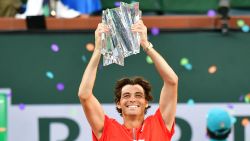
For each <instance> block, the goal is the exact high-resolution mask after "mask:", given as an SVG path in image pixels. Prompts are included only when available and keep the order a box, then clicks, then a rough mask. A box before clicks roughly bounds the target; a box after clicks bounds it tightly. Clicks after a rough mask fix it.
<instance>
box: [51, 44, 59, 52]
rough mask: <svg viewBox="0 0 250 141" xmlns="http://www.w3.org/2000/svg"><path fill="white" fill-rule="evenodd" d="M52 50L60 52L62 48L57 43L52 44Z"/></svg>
mask: <svg viewBox="0 0 250 141" xmlns="http://www.w3.org/2000/svg"><path fill="white" fill-rule="evenodd" d="M51 50H52V51H53V52H58V51H59V50H60V49H59V46H58V45H57V44H51Z"/></svg>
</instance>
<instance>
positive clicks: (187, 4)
mask: <svg viewBox="0 0 250 141" xmlns="http://www.w3.org/2000/svg"><path fill="white" fill-rule="evenodd" d="M123 2H126V3H131V2H139V4H140V10H142V20H143V21H144V23H145V25H146V26H147V27H148V36H149V40H150V41H151V42H152V44H153V45H154V48H155V49H156V50H157V51H159V52H160V53H161V54H162V56H163V57H164V58H165V59H166V60H167V62H168V63H169V64H170V66H171V67H172V68H173V69H174V70H175V72H176V73H177V75H178V76H179V89H178V95H179V96H178V107H177V116H176V127H175V128H176V131H175V135H174V137H173V139H172V140H173V141H201V140H202V141H205V140H209V138H208V136H207V134H206V128H207V126H206V118H207V113H208V111H209V110H210V109H211V108H216V107H219V108H223V109H225V110H227V111H228V112H229V113H230V115H232V117H233V118H232V122H233V128H232V131H231V134H230V136H229V138H228V140H229V141H250V136H249V133H250V123H249V120H250V105H249V103H250V77H249V73H250V33H249V30H250V29H249V25H250V0H209V1H208V0H125V1H123ZM119 5H120V1H115V0H0V141H59V140H64V141H80V140H81V141H91V129H90V127H89V124H88V123H87V120H86V118H85V116H84V113H83V111H82V108H81V105H80V102H79V100H78V96H77V93H78V87H79V84H80V81H81V77H82V74H83V71H84V69H85V67H86V65H87V63H88V61H89V59H90V57H91V55H92V52H93V50H94V48H95V46H94V30H95V28H96V27H97V24H98V23H99V22H101V13H102V10H105V9H107V8H115V7H119ZM153 65H154V64H153V62H152V60H151V59H150V58H149V57H148V56H147V55H146V54H145V53H144V52H143V51H142V50H141V53H139V54H137V55H133V56H131V57H128V58H126V59H125V66H124V67H122V66H118V65H115V64H112V65H109V66H105V67H103V64H102V62H101V63H100V65H99V68H98V74H97V80H96V85H95V90H94V94H95V95H96V97H97V98H98V99H99V100H100V102H101V103H102V105H103V107H104V109H105V112H106V114H108V115H109V116H111V117H113V118H116V119H118V121H120V122H121V121H122V119H121V117H120V116H119V114H117V113H116V110H115V105H114V102H113V88H114V83H115V81H116V80H117V79H119V78H121V77H124V76H135V75H139V76H143V77H145V78H146V79H147V80H149V81H150V82H151V83H152V85H153V96H154V101H153V102H152V103H151V105H152V108H151V109H150V111H149V113H148V115H150V114H152V113H154V111H155V109H156V108H157V106H158V105H157V103H158V100H159V93H160V90H161V87H162V81H161V79H160V77H159V75H158V74H157V72H156V70H155V68H154V66H153Z"/></svg>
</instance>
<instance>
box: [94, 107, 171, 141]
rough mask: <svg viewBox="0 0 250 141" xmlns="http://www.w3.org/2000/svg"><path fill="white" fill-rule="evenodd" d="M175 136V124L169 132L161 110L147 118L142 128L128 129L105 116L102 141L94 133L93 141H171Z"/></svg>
mask: <svg viewBox="0 0 250 141" xmlns="http://www.w3.org/2000/svg"><path fill="white" fill-rule="evenodd" d="M173 134H174V124H173V127H172V129H171V131H169V130H168V129H167V128H166V126H165V124H164V121H163V119H162V116H161V113H160V109H158V110H157V111H156V112H155V114H154V115H151V116H149V117H147V118H146V119H145V120H144V123H143V125H142V126H141V127H140V128H134V129H127V128H126V127H125V126H124V125H121V124H120V123H118V122H117V121H116V120H115V119H112V118H109V117H108V116H106V115H105V121H104V129H103V133H102V136H101V138H100V140H97V138H96V137H95V135H94V134H93V132H92V136H93V141H134V140H136V141H170V140H171V138H172V136H173Z"/></svg>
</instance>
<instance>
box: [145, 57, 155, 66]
mask: <svg viewBox="0 0 250 141" xmlns="http://www.w3.org/2000/svg"><path fill="white" fill-rule="evenodd" d="M146 61H147V63H148V64H153V63H154V62H153V60H152V59H151V58H150V57H149V56H147V57H146Z"/></svg>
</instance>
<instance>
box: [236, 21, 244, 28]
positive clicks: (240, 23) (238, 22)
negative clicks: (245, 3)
mask: <svg viewBox="0 0 250 141" xmlns="http://www.w3.org/2000/svg"><path fill="white" fill-rule="evenodd" d="M237 25H238V27H242V26H244V25H245V22H244V21H243V20H237Z"/></svg>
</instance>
